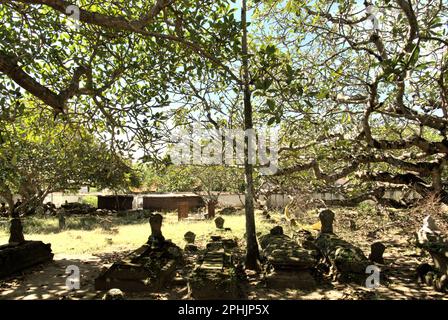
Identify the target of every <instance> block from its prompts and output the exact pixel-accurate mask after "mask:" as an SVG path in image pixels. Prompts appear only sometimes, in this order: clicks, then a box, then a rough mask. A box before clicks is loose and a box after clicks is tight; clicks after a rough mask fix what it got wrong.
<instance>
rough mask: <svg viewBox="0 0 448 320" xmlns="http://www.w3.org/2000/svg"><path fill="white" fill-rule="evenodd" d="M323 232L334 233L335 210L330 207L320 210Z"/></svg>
mask: <svg viewBox="0 0 448 320" xmlns="http://www.w3.org/2000/svg"><path fill="white" fill-rule="evenodd" d="M319 219H320V223H321V231H320V232H322V233H333V222H334V212H333V211H331V210H328V209H322V210H320V211H319Z"/></svg>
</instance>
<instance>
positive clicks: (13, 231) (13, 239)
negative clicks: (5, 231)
mask: <svg viewBox="0 0 448 320" xmlns="http://www.w3.org/2000/svg"><path fill="white" fill-rule="evenodd" d="M9 232H10V236H9V243H16V244H20V243H23V242H25V238H24V237H23V227H22V221H21V220H20V218H12V219H11V227H10V228H9Z"/></svg>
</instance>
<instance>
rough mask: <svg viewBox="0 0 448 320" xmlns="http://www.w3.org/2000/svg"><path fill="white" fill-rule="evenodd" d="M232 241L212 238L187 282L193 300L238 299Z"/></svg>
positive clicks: (239, 294) (239, 292) (238, 291)
mask: <svg viewBox="0 0 448 320" xmlns="http://www.w3.org/2000/svg"><path fill="white" fill-rule="evenodd" d="M233 245H234V242H233V240H231V239H223V238H222V237H221V236H213V237H212V241H211V242H209V243H208V244H207V247H206V251H205V253H204V255H203V256H202V257H201V258H200V259H199V261H198V264H197V266H196V268H195V270H194V271H193V273H192V274H191V276H190V278H189V281H188V291H189V294H190V296H191V297H192V298H193V299H198V300H202V299H208V300H221V299H240V298H241V297H242V296H241V291H240V289H239V286H238V278H237V273H236V267H235V264H234V261H233V256H232V247H233Z"/></svg>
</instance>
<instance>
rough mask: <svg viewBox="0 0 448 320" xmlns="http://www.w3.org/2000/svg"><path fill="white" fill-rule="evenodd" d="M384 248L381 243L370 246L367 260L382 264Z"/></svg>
mask: <svg viewBox="0 0 448 320" xmlns="http://www.w3.org/2000/svg"><path fill="white" fill-rule="evenodd" d="M385 250H386V246H385V245H384V244H382V243H381V242H375V243H373V244H372V245H371V246H370V255H369V260H370V261H372V262H376V263H379V264H384V258H383V254H384V251H385Z"/></svg>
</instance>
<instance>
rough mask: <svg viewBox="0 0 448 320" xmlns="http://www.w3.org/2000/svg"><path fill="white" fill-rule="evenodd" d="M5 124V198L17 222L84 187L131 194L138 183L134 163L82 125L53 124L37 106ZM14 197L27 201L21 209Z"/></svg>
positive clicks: (1, 144)
mask: <svg viewBox="0 0 448 320" xmlns="http://www.w3.org/2000/svg"><path fill="white" fill-rule="evenodd" d="M29 104H32V101H31V102H29ZM0 123H1V124H2V126H1V129H0V137H1V141H0V172H1V173H0V199H2V200H3V201H5V202H7V203H8V206H9V213H10V215H11V216H12V217H14V218H16V219H17V218H18V217H19V215H20V214H21V213H26V212H28V211H29V210H33V211H35V210H37V209H38V208H39V207H41V206H42V204H43V201H44V199H45V197H46V196H47V195H48V194H49V193H52V192H63V191H75V190H79V188H80V187H81V186H92V187H96V188H98V189H105V188H109V189H113V190H126V189H128V188H129V187H132V186H133V184H134V183H135V182H136V181H137V182H138V179H137V180H136V179H135V177H136V176H137V175H136V174H135V172H134V170H133V168H132V163H131V160H130V159H126V158H125V156H124V155H123V154H120V153H118V152H116V151H114V150H111V149H110V145H106V144H104V143H101V142H99V141H98V139H97V138H96V137H95V135H93V134H91V133H89V132H88V131H86V130H85V129H84V128H83V127H80V126H79V125H74V124H67V123H64V121H61V120H53V118H52V117H51V116H49V115H48V112H47V113H45V112H43V113H40V112H37V110H36V108H33V107H28V108H25V110H24V111H23V113H22V115H21V116H20V117H17V118H14V119H8V120H0ZM14 195H18V196H19V197H20V198H21V203H22V204H21V205H20V206H18V207H17V206H15V204H14V198H13V197H14Z"/></svg>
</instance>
